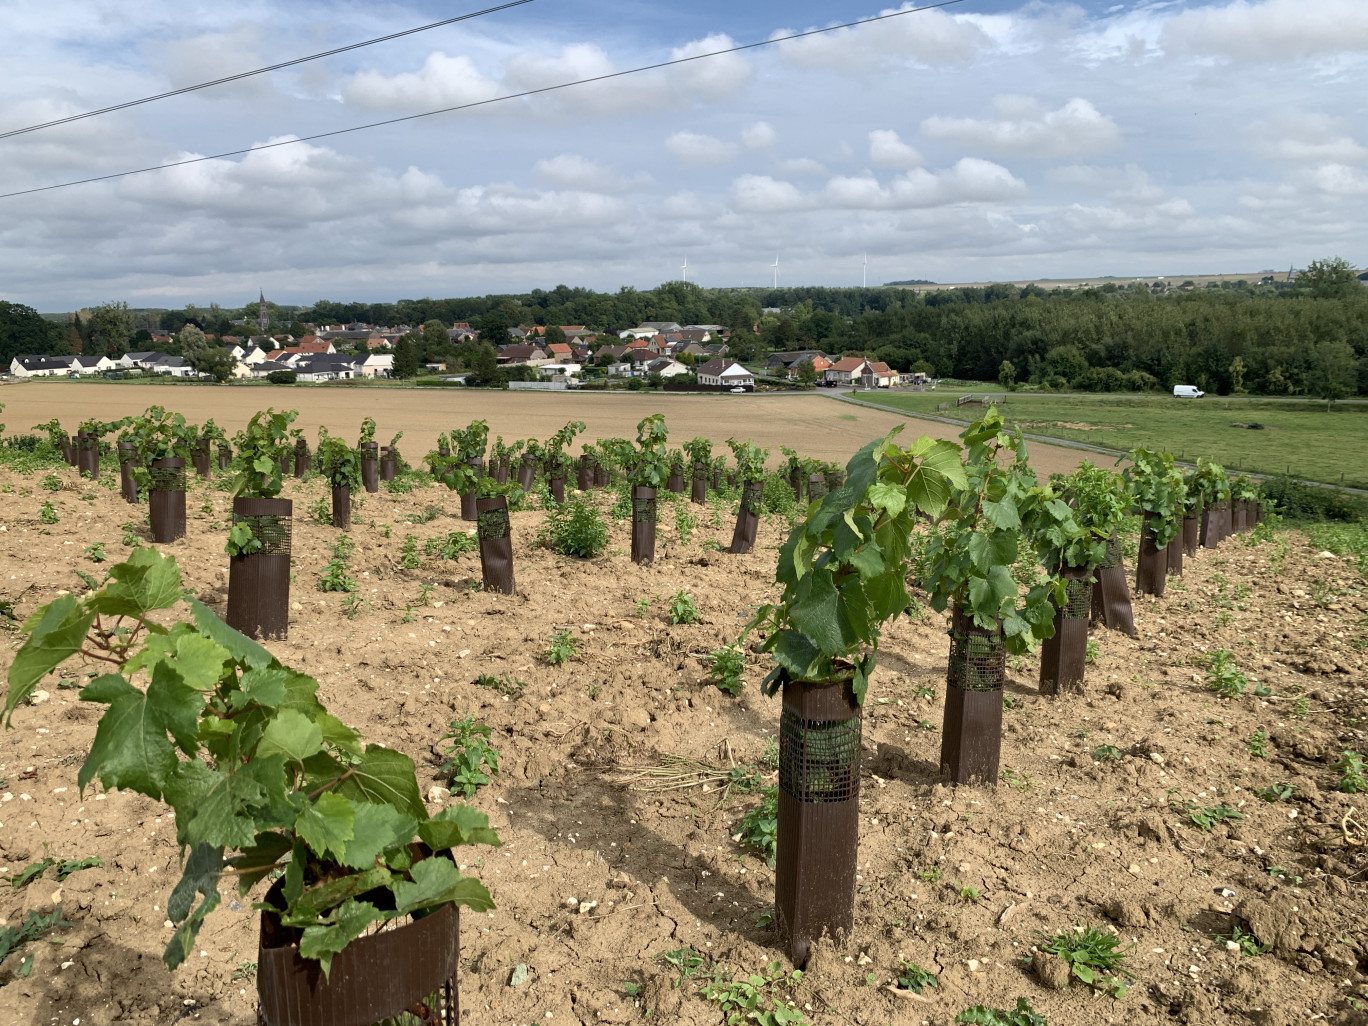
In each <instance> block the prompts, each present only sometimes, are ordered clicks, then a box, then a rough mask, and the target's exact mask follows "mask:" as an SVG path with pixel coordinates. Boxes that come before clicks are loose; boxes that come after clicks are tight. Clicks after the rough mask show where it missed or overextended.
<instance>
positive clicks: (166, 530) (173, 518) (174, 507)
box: [147, 456, 185, 545]
mask: <svg viewBox="0 0 1368 1026" xmlns="http://www.w3.org/2000/svg"><path fill="white" fill-rule="evenodd" d="M150 473H151V475H152V487H151V488H150V489H148V492H147V513H148V518H149V519H150V520H151V521H152V540H153V541H154V542H156V543H157V544H158V545H165V544H167V543H168V542H173V541H175V540H176V539H177V538H184V537H185V460H183V459H181V458H180V457H178V456H171V457H168V458H167V459H164V460H153V461H152V466H151V468H150Z"/></svg>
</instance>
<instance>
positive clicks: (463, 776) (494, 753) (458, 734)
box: [442, 715, 499, 798]
mask: <svg viewBox="0 0 1368 1026" xmlns="http://www.w3.org/2000/svg"><path fill="white" fill-rule="evenodd" d="M491 733H492V731H491V730H490V728H489V727H487V726H485V725H484V724H483V723H476V722H475V717H474V716H473V715H470V716H466V717H465V718H464V719H460V720H452V721H451V725H450V726H449V727H448V728H447V732H446V733H445V734H443V735H442V741H444V742H447V744H446V745H445V746H444V748H443V749H442V754H443V755H445V756H446V760H445V761H444V762H443V763H442V773H443V774H444V775H445V776H446V778H447V784H448V785H449V786H450V788H451V790H452V792H453V793H454V792H456V791H460V792H461V794H462V795H464V796H465V797H466V798H473V797H474V796H475V792H476V791H477V790H478V789H479V788H481V787H483V786H484V785H485V784H488V783H489V782H490V774H491V773H492V774H494V775H495V776H497V775H498V773H499V750H498V749H497V748H495V747H494V746H493V745H491V744H490V743H489V737H490V734H491ZM486 771H487V772H486Z"/></svg>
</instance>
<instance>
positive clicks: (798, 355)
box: [769, 349, 826, 367]
mask: <svg viewBox="0 0 1368 1026" xmlns="http://www.w3.org/2000/svg"><path fill="white" fill-rule="evenodd" d="M819 356H821V357H825V356H826V353H824V352H822V351H821V350H820V349H795V350H793V351H792V352H788V353H771V354H770V358H769V364H770V365H771V366H773V365H774V364H776V363H782V364H783V365H784V366H785V367H789V366H792V365H793V364H795V363H802V362H803V361H804V360H813V361H815V360H816V359H817V357H819Z"/></svg>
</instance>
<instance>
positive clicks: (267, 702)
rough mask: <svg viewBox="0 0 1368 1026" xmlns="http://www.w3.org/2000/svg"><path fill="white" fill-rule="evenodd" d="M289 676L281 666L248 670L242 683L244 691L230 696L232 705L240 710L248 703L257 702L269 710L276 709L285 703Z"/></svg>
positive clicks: (243, 676)
mask: <svg viewBox="0 0 1368 1026" xmlns="http://www.w3.org/2000/svg"><path fill="white" fill-rule="evenodd" d="M288 676H289V674H288V673H287V672H286V671H285V670H284V669H283V668H281V667H279V666H271V667H264V668H261V669H255V670H248V671H247V672H246V673H244V674H243V675H242V680H241V681H240V686H241V688H242V690H241V691H240V692H234V693H232V695H230V704H231V705H232V706H233V708H235V709H239V708H243V707H244V706H246V705H247V703H248V702H255V703H256V704H257V705H261V706H265V707H266V708H267V709H274V708H276V707H277V706H279V705H280V704H281V703H282V702H284V701H285V680H286V678H287V677H288Z"/></svg>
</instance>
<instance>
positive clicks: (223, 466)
mask: <svg viewBox="0 0 1368 1026" xmlns="http://www.w3.org/2000/svg"><path fill="white" fill-rule="evenodd" d="M232 459H233V449H232V447H231V446H229V445H225V444H223V443H222V442H220V443H219V447H218V464H219V470H227V469H228V464H229V463H230V462H231V461H232Z"/></svg>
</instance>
